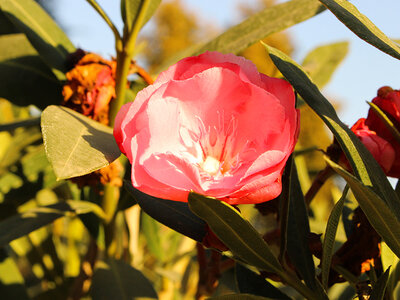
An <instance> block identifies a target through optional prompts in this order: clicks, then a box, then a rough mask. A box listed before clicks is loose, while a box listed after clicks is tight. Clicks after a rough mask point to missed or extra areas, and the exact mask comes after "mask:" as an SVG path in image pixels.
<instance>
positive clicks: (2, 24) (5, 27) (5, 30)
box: [0, 9, 18, 35]
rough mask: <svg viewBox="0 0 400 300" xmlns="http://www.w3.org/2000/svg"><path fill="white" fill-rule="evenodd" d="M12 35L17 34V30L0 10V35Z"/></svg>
mask: <svg viewBox="0 0 400 300" xmlns="http://www.w3.org/2000/svg"><path fill="white" fill-rule="evenodd" d="M12 33H18V30H17V29H16V28H15V26H14V24H13V23H11V22H10V20H9V19H8V18H7V17H6V15H5V14H4V13H3V12H2V11H1V9H0V35H3V34H12Z"/></svg>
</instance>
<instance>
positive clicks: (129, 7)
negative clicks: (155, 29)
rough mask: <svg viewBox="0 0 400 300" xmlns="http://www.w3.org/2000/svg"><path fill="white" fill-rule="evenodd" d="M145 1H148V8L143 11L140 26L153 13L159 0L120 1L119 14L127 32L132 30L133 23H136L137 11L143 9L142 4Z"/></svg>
mask: <svg viewBox="0 0 400 300" xmlns="http://www.w3.org/2000/svg"><path fill="white" fill-rule="evenodd" d="M145 2H150V3H148V8H147V9H146V12H145V17H144V20H143V22H142V24H141V25H140V27H143V26H144V24H146V23H147V21H148V20H149V19H150V18H151V16H152V15H153V14H154V12H155V11H156V9H157V7H158V6H159V5H160V3H161V0H122V1H121V16H122V20H123V21H124V24H125V26H126V28H127V29H128V32H130V31H131V30H132V27H133V24H135V23H136V21H137V18H138V16H139V12H140V10H141V9H143V5H144V4H145Z"/></svg>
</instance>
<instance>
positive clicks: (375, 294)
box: [369, 267, 390, 300]
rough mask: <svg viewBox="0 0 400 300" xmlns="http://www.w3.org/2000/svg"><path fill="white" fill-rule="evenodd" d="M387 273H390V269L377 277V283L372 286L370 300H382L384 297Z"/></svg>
mask: <svg viewBox="0 0 400 300" xmlns="http://www.w3.org/2000/svg"><path fill="white" fill-rule="evenodd" d="M389 273H390V267H389V268H388V269H387V270H386V271H385V273H383V274H382V275H381V276H380V277H379V279H378V281H377V282H376V283H375V284H374V286H373V288H372V291H371V295H370V298H369V299H370V300H382V299H383V297H384V296H385V290H386V286H387V283H388V279H389Z"/></svg>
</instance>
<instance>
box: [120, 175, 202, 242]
mask: <svg viewBox="0 0 400 300" xmlns="http://www.w3.org/2000/svg"><path fill="white" fill-rule="evenodd" d="M124 186H125V188H126V189H127V190H128V191H129V192H130V194H131V195H132V196H133V197H134V198H135V200H136V201H137V202H138V204H139V205H140V207H141V208H142V209H143V211H145V212H146V213H147V214H148V215H149V216H151V217H152V218H153V219H155V220H157V221H158V222H160V223H162V224H164V225H165V226H168V227H169V228H171V229H173V230H175V231H177V232H179V233H182V234H183V235H185V236H188V237H190V238H191V239H194V240H196V241H198V242H202V241H203V238H204V237H205V235H206V233H207V232H206V223H205V222H204V221H203V220H202V219H200V218H199V217H197V216H196V215H195V214H194V213H192V211H191V210H190V209H189V206H188V204H187V203H184V202H177V201H171V200H164V199H160V198H156V197H152V196H150V195H147V194H145V193H142V192H141V191H139V190H138V189H135V188H134V187H133V186H132V183H130V182H128V181H125V184H124Z"/></svg>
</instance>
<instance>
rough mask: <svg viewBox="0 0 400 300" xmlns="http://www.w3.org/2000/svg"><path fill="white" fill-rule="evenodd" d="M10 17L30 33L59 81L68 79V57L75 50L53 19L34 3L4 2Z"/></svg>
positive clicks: (1, 3) (23, 0) (27, 0)
mask: <svg viewBox="0 0 400 300" xmlns="http://www.w3.org/2000/svg"><path fill="white" fill-rule="evenodd" d="M0 8H1V10H2V11H3V13H4V14H5V15H6V16H7V18H8V19H9V20H10V21H11V22H12V23H13V24H14V25H15V26H16V27H17V28H18V30H19V31H21V32H23V33H25V34H26V36H27V37H28V39H29V41H30V42H31V44H32V45H33V47H35V49H36V50H37V51H38V52H39V54H40V56H41V57H42V58H43V59H44V61H45V63H47V64H48V65H49V66H50V67H51V68H52V70H53V72H54V73H55V75H56V76H57V78H58V79H60V80H62V79H65V75H64V73H65V71H66V57H67V55H68V53H70V52H74V51H75V47H74V45H73V44H72V43H71V41H70V40H69V39H68V37H67V36H66V34H65V33H64V32H63V31H62V30H61V29H60V28H59V27H58V25H57V24H56V23H55V22H54V21H53V20H52V18H51V17H50V16H49V15H48V14H47V13H46V12H45V11H44V10H43V9H42V8H41V7H40V5H39V4H37V3H36V2H35V1H33V0H0Z"/></svg>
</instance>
